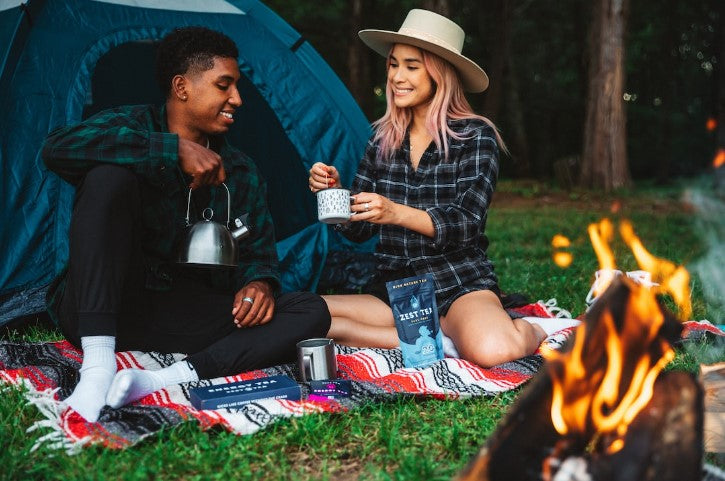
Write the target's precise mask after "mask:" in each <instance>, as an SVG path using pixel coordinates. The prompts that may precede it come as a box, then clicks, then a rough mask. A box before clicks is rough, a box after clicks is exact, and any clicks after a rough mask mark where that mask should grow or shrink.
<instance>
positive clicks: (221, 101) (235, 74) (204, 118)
mask: <svg viewBox="0 0 725 481" xmlns="http://www.w3.org/2000/svg"><path fill="white" fill-rule="evenodd" d="M186 78H187V79H188V81H189V82H188V84H187V93H188V101H187V102H186V103H185V105H186V109H185V111H184V114H185V116H186V119H185V123H186V125H187V126H188V127H189V128H190V129H191V130H196V131H198V132H200V133H202V134H205V135H217V134H223V133H225V132H227V131H228V130H229V126H230V125H232V123H234V118H233V116H234V111H235V110H236V109H237V107H239V106H241V105H242V99H241V97H240V96H239V90H237V82H238V81H239V67H238V66H237V61H236V59H233V58H228V57H214V67H213V68H212V69H211V70H205V71H203V72H200V73H194V74H189V75H187V76H186Z"/></svg>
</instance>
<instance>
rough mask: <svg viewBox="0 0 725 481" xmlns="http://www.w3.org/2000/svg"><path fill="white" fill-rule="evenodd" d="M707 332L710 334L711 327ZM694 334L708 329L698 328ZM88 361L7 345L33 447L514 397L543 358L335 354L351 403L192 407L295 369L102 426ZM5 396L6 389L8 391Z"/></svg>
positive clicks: (179, 397) (162, 400)
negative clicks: (77, 392) (420, 364)
mask: <svg viewBox="0 0 725 481" xmlns="http://www.w3.org/2000/svg"><path fill="white" fill-rule="evenodd" d="M520 310H521V314H522V315H529V316H537V317H554V312H553V310H552V309H551V303H549V306H548V307H547V305H546V304H545V303H542V302H539V303H537V304H531V305H528V306H525V307H524V308H520ZM707 325H708V326H712V325H710V324H709V323H707ZM689 327H690V329H691V330H692V329H694V330H698V331H699V330H702V329H704V328H707V326H705V327H700V326H699V325H698V323H694V324H693V323H690V326H689ZM571 330H572V328H569V329H564V330H562V331H559V332H557V333H555V334H553V335H552V336H550V337H549V338H548V339H547V340H546V341H545V343H546V344H547V345H548V346H549V347H551V348H558V347H560V346H561V345H562V344H563V343H564V342H565V340H566V339H567V337H568V335H569V334H570V333H571ZM184 357H185V356H184V355H182V354H159V353H153V352H136V351H127V352H119V353H117V355H116V361H117V366H118V369H126V368H131V367H135V368H143V369H152V370H156V369H160V368H163V367H165V366H168V365H171V364H172V363H174V362H176V361H178V360H180V359H183V358H184ZM81 360H82V354H81V352H80V351H79V350H77V349H76V348H74V347H73V346H72V345H71V344H69V343H68V342H66V341H59V342H47V343H14V342H0V381H3V382H4V383H5V384H6V386H5V387H3V386H2V385H0V389H8V387H7V385H10V386H21V387H22V388H23V389H24V390H25V397H26V398H27V399H28V401H29V402H31V403H33V404H35V405H36V406H37V407H38V409H39V410H40V411H41V413H42V415H43V417H44V419H43V420H42V421H39V422H37V423H36V424H35V425H34V426H31V427H30V429H29V430H36V429H39V430H40V432H41V433H42V436H40V437H39V439H38V440H37V442H36V444H35V447H34V448H37V447H39V446H41V445H45V446H48V447H51V448H57V449H64V450H66V451H67V452H68V453H71V454H72V453H75V452H78V450H80V449H81V448H82V447H83V446H86V445H89V444H102V445H104V446H106V447H109V448H125V447H128V446H131V445H133V444H135V443H137V442H138V441H140V440H141V439H143V438H145V437H147V436H150V435H153V434H154V433H156V432H157V431H158V430H159V429H161V428H162V427H169V426H173V425H176V424H179V423H182V422H187V421H194V420H195V421H196V422H198V424H199V426H200V427H201V428H202V429H208V428H210V427H212V426H217V425H219V426H223V427H224V428H226V429H228V430H229V431H232V432H234V433H238V434H251V433H254V432H256V431H258V430H260V429H262V428H264V427H265V426H268V425H270V424H271V423H273V422H275V421H277V420H279V419H283V418H288V417H293V416H303V415H306V414H310V413H323V412H339V411H345V410H349V409H353V408H355V407H356V406H359V405H361V404H363V403H366V402H381V401H387V400H392V399H395V398H396V397H399V396H401V395H410V396H428V397H433V398H437V399H460V398H467V397H472V396H488V395H494V394H496V393H500V392H503V391H507V390H510V389H513V388H515V387H517V386H519V385H521V384H522V383H524V382H525V381H527V380H528V379H529V378H531V376H533V375H534V374H535V373H536V372H537V370H538V369H539V367H540V366H541V364H542V362H543V361H542V358H541V356H540V355H539V354H538V352H537V353H535V354H533V355H531V356H528V357H525V358H522V359H519V360H516V361H513V362H509V363H505V364H502V365H500V366H496V367H493V368H490V369H484V368H481V367H479V366H477V365H475V364H472V363H470V362H468V361H465V360H462V359H454V358H446V359H444V360H441V361H438V362H436V363H434V364H432V365H430V366H428V367H425V368H415V369H406V368H404V367H403V359H402V355H401V351H400V350H399V349H356V348H349V347H344V346H337V363H338V374H339V376H340V377H341V378H343V379H349V380H351V384H352V389H351V396H350V397H349V398H345V399H340V400H327V401H311V400H308V399H307V395H308V394H309V388H308V386H307V385H306V384H304V383H301V384H300V385H301V388H302V400H301V401H288V400H272V399H270V400H260V401H257V402H252V403H249V404H246V405H244V406H242V407H241V408H238V409H233V410H231V409H220V410H197V409H195V408H194V407H192V405H191V403H190V401H189V390H190V389H192V388H195V387H198V386H206V385H210V384H221V383H227V382H233V381H241V380H247V379H254V378H259V377H264V376H270V375H276V374H286V375H289V376H290V377H292V378H294V379H299V371H298V369H297V366H296V365H295V364H286V365H280V366H275V367H272V368H268V369H263V370H257V371H251V372H245V373H240V374H238V375H236V376H230V377H224V378H216V379H211V380H203V381H199V382H195V383H188V384H180V385H175V386H171V387H168V388H166V389H162V390H160V391H157V392H155V393H153V394H151V395H148V396H146V397H145V398H143V399H140V400H139V401H137V402H135V403H133V404H131V405H128V406H124V407H121V408H119V409H111V408H110V407H108V406H106V407H104V408H103V411H102V412H101V416H100V419H99V420H98V422H96V423H89V422H86V421H85V420H84V419H83V418H81V417H80V416H79V415H78V414H77V413H76V412H75V411H73V410H71V409H70V408H68V407H66V406H65V405H64V404H63V403H61V401H60V400H61V399H64V398H65V397H67V396H68V395H70V393H71V392H72V391H73V388H74V386H75V384H76V383H77V381H78V369H79V368H80V364H81ZM0 392H2V391H0Z"/></svg>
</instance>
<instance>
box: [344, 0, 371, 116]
mask: <svg viewBox="0 0 725 481" xmlns="http://www.w3.org/2000/svg"><path fill="white" fill-rule="evenodd" d="M363 3H364V2H363V0H350V2H349V4H348V8H349V17H348V25H349V27H348V39H347V40H348V44H347V66H348V79H347V86H348V88H349V89H350V93H351V94H352V96H353V98H354V99H355V100H356V101H357V103H358V105H360V108H361V109H362V111H363V112H365V115H367V116H368V118H369V117H370V115H371V114H372V111H373V101H374V98H373V83H372V82H373V80H372V79H371V76H370V54H369V52H370V51H369V49H368V48H367V47H366V46H365V44H363V43H362V42H361V41H360V39H359V38H358V35H357V33H358V32H359V31H360V30H361V29H362V28H364V27H363V23H364V18H363V15H364V8H363Z"/></svg>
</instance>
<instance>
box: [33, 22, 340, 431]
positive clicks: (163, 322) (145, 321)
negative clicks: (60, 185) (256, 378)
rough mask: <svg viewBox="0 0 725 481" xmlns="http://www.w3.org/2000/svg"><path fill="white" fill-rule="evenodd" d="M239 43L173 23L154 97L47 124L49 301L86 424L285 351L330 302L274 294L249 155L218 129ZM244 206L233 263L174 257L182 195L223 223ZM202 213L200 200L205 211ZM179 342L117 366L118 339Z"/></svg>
mask: <svg viewBox="0 0 725 481" xmlns="http://www.w3.org/2000/svg"><path fill="white" fill-rule="evenodd" d="M237 56H238V52H237V48H236V46H235V45H234V42H233V41H232V40H231V39H230V38H228V37H227V36H225V35H223V34H221V33H218V32H215V31H212V30H209V29H206V28H201V27H188V28H181V29H177V30H175V31H174V32H172V33H171V34H169V35H167V36H166V37H165V38H164V39H163V40H162V41H161V43H160V45H159V49H158V54H157V77H158V81H159V85H160V86H161V88H162V91H163V92H165V94H166V102H165V104H164V106H162V107H160V108H156V107H153V106H130V107H129V106H127V107H119V108H116V109H113V110H109V111H105V112H101V113H99V114H97V115H96V116H94V117H92V118H90V119H88V120H86V121H84V122H83V123H81V124H79V125H76V126H71V127H65V128H62V129H59V130H56V131H54V132H52V133H51V134H50V135H49V136H48V138H47V140H46V143H45V146H44V148H43V159H44V161H45V163H46V165H47V166H48V168H49V169H51V170H52V171H54V172H56V173H57V174H58V175H60V176H61V177H62V178H63V179H65V180H67V181H68V182H70V183H72V184H73V185H75V186H76V200H75V204H74V207H73V215H72V218H71V226H70V234H69V235H70V255H69V262H68V268H67V270H66V271H65V272H64V273H63V274H62V275H61V276H60V277H59V279H57V280H56V282H55V283H54V285H53V287H52V288H51V290H50V292H49V306H48V307H49V311H50V313H51V316H52V317H53V318H54V319H55V320H56V321H57V322H58V324H59V325H60V328H61V329H62V331H63V334H64V335H65V336H66V337H67V338H68V339H69V340H70V341H71V342H72V343H73V344H75V345H76V346H79V347H81V348H82V350H83V362H82V366H81V369H80V381H79V382H78V385H77V386H76V387H75V389H74V391H73V393H72V394H71V395H70V396H69V397H68V398H67V399H65V402H66V404H68V405H69V406H70V407H71V408H73V409H74V410H75V411H77V412H78V413H79V414H80V415H81V416H83V417H84V418H85V419H86V420H88V421H91V422H95V421H96V420H97V419H98V417H99V415H100V412H101V409H102V408H103V406H104V405H105V404H108V405H110V406H111V407H114V408H115V407H119V406H122V405H124V404H126V403H129V402H132V401H134V400H136V399H140V398H141V397H143V396H145V395H147V394H150V393H151V392H153V391H156V390H158V389H161V388H163V387H165V386H167V385H171V384H174V383H181V382H190V381H196V380H198V379H200V378H202V379H203V378H212V377H218V376H226V375H232V374H235V373H239V372H242V371H245V370H250V369H257V368H261V367H265V366H270V365H274V364H278V363H281V362H289V361H291V360H292V359H294V354H295V344H296V343H297V342H298V341H299V340H301V339H305V338H309V337H323V336H324V335H325V334H327V331H328V329H329V325H330V314H329V312H328V310H327V307H326V305H325V303H324V302H323V301H322V299H321V298H320V297H319V296H317V295H315V294H312V293H289V294H282V295H280V294H279V288H280V281H279V273H278V265H277V264H278V260H277V256H276V250H275V239H274V228H273V224H272V219H271V216H270V214H269V210H268V208H267V205H266V202H265V198H266V190H265V189H266V188H265V186H264V183H263V182H262V180H261V178H260V176H259V173H258V171H257V169H256V167H255V165H254V163H253V162H252V161H251V160H250V159H249V158H248V157H246V156H245V155H243V154H242V153H241V152H239V151H237V150H235V149H234V148H232V147H231V146H230V145H229V144H228V143H227V142H226V141H225V139H224V138H223V137H222V134H224V133H225V132H227V131H228V129H229V126H230V125H231V124H232V123H233V122H234V112H235V110H236V109H237V108H239V107H240V106H241V105H242V99H241V98H240V96H239V91H238V90H237V86H236V84H237V82H238V80H239V78H240V74H239V68H238V65H237V60H236V58H237ZM222 182H224V183H225V184H226V185H227V186H228V188H229V191H230V201H231V212H232V217H237V216H239V215H241V214H242V213H248V214H249V218H248V220H249V224H250V230H251V235H250V236H249V237H247V238H245V239H244V240H242V241H240V243H239V247H240V249H239V250H240V255H239V264H238V266H237V267H236V268H233V269H228V270H221V271H220V270H217V269H202V268H193V267H189V266H184V265H179V264H175V259H176V254H177V252H176V249H177V248H178V244H179V243H180V241H181V239H182V238H183V235H184V227H185V217H186V208H187V195H188V194H189V188H191V189H192V190H191V192H192V195H191V207H192V211H193V213H194V215H193V216H192V217H194V216H195V219H196V220H199V219H201V214H202V211H203V210H204V209H205V208H207V207H211V208H212V210H213V212H214V217H213V220H215V221H217V222H221V223H225V222H226V219H227V193H226V190H225V189H224V188H223V186H220V184H221V183H222ZM207 212H208V211H207ZM116 349H117V350H119V351H121V350H130V349H134V350H147V351H160V352H167V353H168V352H184V353H189V354H190V355H189V357H187V358H186V359H185V360H183V361H181V362H177V363H175V364H173V365H171V366H169V367H167V368H164V369H161V370H159V371H145V370H139V369H125V370H121V371H119V372H118V373H116V362H115V350H116Z"/></svg>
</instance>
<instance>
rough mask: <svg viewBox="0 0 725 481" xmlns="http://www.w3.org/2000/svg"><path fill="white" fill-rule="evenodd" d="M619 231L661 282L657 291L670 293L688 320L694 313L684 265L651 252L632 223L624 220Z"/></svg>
mask: <svg viewBox="0 0 725 481" xmlns="http://www.w3.org/2000/svg"><path fill="white" fill-rule="evenodd" d="M619 233H620V235H621V236H622V239H624V242H625V243H626V244H627V246H629V248H630V249H631V250H632V253H633V254H634V258H635V259H637V264H639V266H640V268H642V269H644V270H645V271H647V272H649V273H650V274H652V280H653V281H654V282H657V283H659V284H660V286H659V288H656V290H657V291H662V292H665V293H668V294H670V295H671V296H672V298H673V299H674V300H675V303H676V304H677V306H678V307H679V308H680V318H681V319H684V320H687V319H689V318H690V314H691V313H692V303H691V302H690V287H689V284H690V274H689V273H688V272H687V270H686V269H685V268H684V267H683V266H676V265H675V264H673V263H672V262H670V261H668V260H666V259H660V258H658V257H655V256H653V255H652V254H650V253H649V252H648V251H647V249H645V248H644V246H643V245H642V241H640V240H639V237H637V235H636V234H635V233H634V228H633V227H632V224H631V223H630V222H629V221H627V220H623V221H622V223H621V224H620V225H619Z"/></svg>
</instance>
